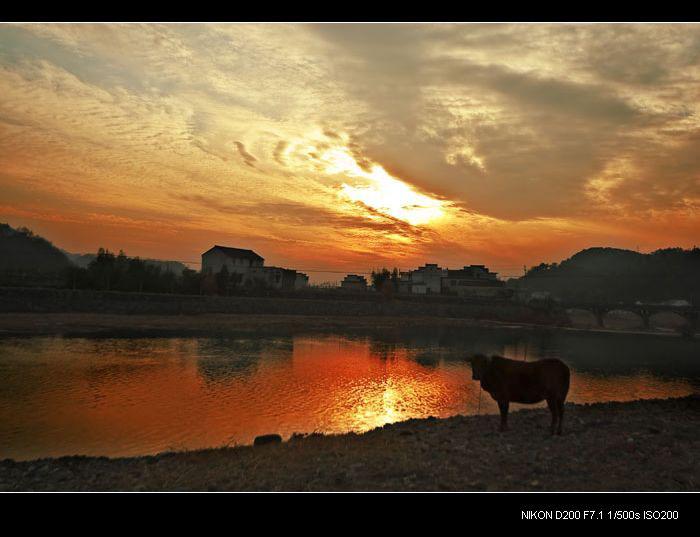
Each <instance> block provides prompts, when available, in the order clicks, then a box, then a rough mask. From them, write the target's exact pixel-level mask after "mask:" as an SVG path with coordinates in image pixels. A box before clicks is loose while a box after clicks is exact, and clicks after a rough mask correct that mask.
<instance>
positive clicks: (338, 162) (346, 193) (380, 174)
mask: <svg viewBox="0 0 700 537" xmlns="http://www.w3.org/2000/svg"><path fill="white" fill-rule="evenodd" d="M321 160H323V161H324V162H326V163H327V167H326V170H325V171H326V173H328V174H344V175H346V176H348V177H353V178H358V179H362V180H363V183H364V184H355V185H349V184H347V183H343V184H342V186H341V190H340V195H341V197H343V198H345V199H348V200H351V201H359V202H361V203H363V204H364V205H366V206H367V207H370V208H371V209H374V210H375V211H377V212H378V213H380V214H383V215H387V216H390V217H392V218H397V219H399V220H402V221H404V222H407V223H409V224H411V225H412V226H418V225H422V224H427V223H429V222H432V221H434V220H436V219H438V218H440V217H441V216H443V214H444V211H443V205H444V202H442V201H440V200H437V199H434V198H431V197H429V196H426V195H425V194H420V193H419V192H416V191H415V190H413V189H412V188H411V187H410V186H409V185H407V184H406V183H404V182H403V181H401V180H399V179H397V178H395V177H392V176H391V175H389V173H387V171H386V170H385V169H384V168H383V167H382V166H380V165H379V164H374V165H373V166H372V167H371V169H370V171H369V172H368V171H365V170H364V169H363V168H362V167H360V165H359V164H357V162H356V161H355V159H354V158H353V157H352V155H350V153H349V151H348V150H347V148H343V149H339V148H336V149H329V150H328V151H326V152H325V153H323V154H322V155H321ZM370 218H371V216H370ZM375 218H377V217H375Z"/></svg>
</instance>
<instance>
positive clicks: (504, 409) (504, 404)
mask: <svg viewBox="0 0 700 537" xmlns="http://www.w3.org/2000/svg"><path fill="white" fill-rule="evenodd" d="M498 408H499V410H500V411H501V431H507V430H508V401H499V402H498Z"/></svg>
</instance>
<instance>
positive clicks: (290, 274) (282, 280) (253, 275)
mask: <svg viewBox="0 0 700 537" xmlns="http://www.w3.org/2000/svg"><path fill="white" fill-rule="evenodd" d="M246 281H251V282H253V283H255V282H260V283H262V284H264V285H266V286H268V287H271V288H272V289H280V290H289V289H295V288H296V281H297V271H296V270H292V269H286V268H281V267H251V268H250V269H249V270H248V275H247V276H246Z"/></svg>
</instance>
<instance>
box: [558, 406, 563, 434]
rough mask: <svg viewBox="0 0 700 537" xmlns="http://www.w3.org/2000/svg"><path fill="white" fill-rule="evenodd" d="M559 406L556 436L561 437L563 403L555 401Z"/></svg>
mask: <svg viewBox="0 0 700 537" xmlns="http://www.w3.org/2000/svg"><path fill="white" fill-rule="evenodd" d="M557 404H558V405H559V425H558V426H557V434H558V435H559V436H561V422H562V421H563V420H564V401H557Z"/></svg>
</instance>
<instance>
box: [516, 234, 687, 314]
mask: <svg viewBox="0 0 700 537" xmlns="http://www.w3.org/2000/svg"><path fill="white" fill-rule="evenodd" d="M518 283H519V284H522V285H523V286H524V287H527V288H528V289H531V290H545V291H549V292H550V293H551V294H552V295H554V296H556V297H559V298H560V299H562V300H571V301H583V302H608V303H609V302H627V303H630V302H636V301H642V302H652V301H664V300H670V299H682V300H687V301H689V302H690V303H691V304H695V305H700V248H697V247H695V248H692V249H689V250H684V249H682V248H665V249H660V250H656V251H655V252H652V253H649V254H642V253H639V252H634V251H631V250H622V249H617V248H588V249H586V250H582V251H580V252H578V253H577V254H575V255H573V256H572V257H571V258H569V259H566V260H564V261H562V262H561V263H551V264H548V263H541V264H539V265H538V266H536V267H533V268H531V269H530V270H528V271H527V272H526V274H525V275H524V276H523V277H522V278H520V279H519V280H518Z"/></svg>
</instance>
